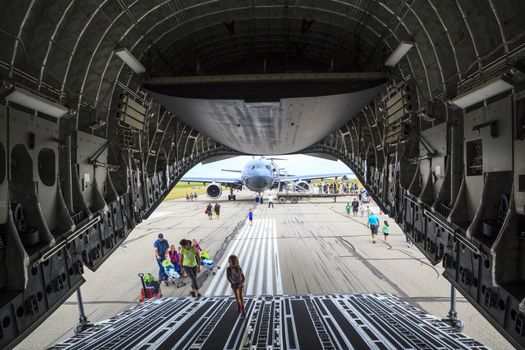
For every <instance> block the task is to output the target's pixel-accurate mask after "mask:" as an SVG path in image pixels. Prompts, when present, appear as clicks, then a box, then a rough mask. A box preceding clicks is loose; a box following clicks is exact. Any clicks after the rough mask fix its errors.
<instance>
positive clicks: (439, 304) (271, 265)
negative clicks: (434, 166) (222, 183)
mask: <svg viewBox="0 0 525 350" xmlns="http://www.w3.org/2000/svg"><path fill="white" fill-rule="evenodd" d="M254 196H255V195H254V194H253V193H251V192H248V191H245V192H240V193H238V194H237V198H238V200H237V201H227V200H225V199H226V197H227V196H226V194H223V196H222V199H223V200H221V201H220V203H221V216H220V218H219V219H217V218H215V217H214V218H213V219H212V220H209V219H208V216H207V215H205V214H204V209H205V206H206V203H207V202H208V200H207V199H205V198H199V199H198V200H197V201H194V202H187V201H186V200H173V201H167V202H164V203H162V204H161V205H160V206H159V207H158V208H157V210H156V211H155V212H154V213H153V214H152V215H151V216H150V218H149V219H148V220H146V221H144V222H143V223H141V224H140V225H138V226H137V227H136V228H135V229H134V230H133V232H131V234H130V235H129V237H128V239H127V240H126V241H125V242H124V244H123V245H122V246H121V247H119V248H118V249H117V250H116V251H115V253H114V254H113V255H112V256H111V257H110V258H108V260H107V261H106V262H105V263H104V264H103V265H102V266H101V268H99V270H97V271H96V272H91V271H89V270H87V271H86V273H85V274H84V277H85V279H86V283H85V284H84V285H83V286H82V287H81V291H82V296H83V299H84V307H85V310H86V315H87V317H88V319H89V320H90V321H91V322H98V321H102V320H105V319H108V318H111V317H113V316H115V315H116V314H118V313H120V312H122V311H124V310H127V309H128V308H130V307H131V306H133V305H136V304H137V300H138V295H139V292H140V288H141V284H140V280H139V278H138V276H137V274H138V273H139V272H151V273H152V274H153V275H154V276H157V274H158V267H157V264H156V261H155V258H154V253H153V242H154V241H155V240H156V238H157V234H158V233H160V232H162V233H164V237H165V238H166V239H167V240H168V241H169V242H170V244H171V243H173V244H175V245H176V246H178V242H179V241H180V240H181V239H183V238H185V239H196V240H198V241H199V242H200V244H201V246H202V248H203V249H205V250H206V251H208V253H209V254H210V256H211V257H212V258H213V259H214V260H215V265H216V268H215V269H214V271H203V272H201V274H200V276H199V281H200V282H201V283H202V287H201V293H202V294H203V295H204V296H209V297H212V296H221V295H231V290H230V289H229V287H228V284H227V281H226V277H225V272H224V270H225V267H226V259H227V257H228V256H229V255H230V254H236V255H238V256H239V260H240V263H241V266H242V268H243V270H244V273H245V275H246V279H247V281H246V294H247V295H252V296H254V297H257V296H260V295H279V294H288V295H296V294H302V295H304V294H313V295H325V294H338V293H341V294H352V293H392V294H394V295H396V296H398V297H399V298H400V299H401V300H404V301H407V302H409V303H410V304H412V305H414V306H417V307H419V308H420V309H422V310H425V311H426V312H428V313H430V314H433V315H436V316H442V317H445V316H446V315H447V313H448V311H449V308H450V304H449V296H450V284H449V283H448V282H447V281H446V279H445V278H444V277H442V276H441V274H442V271H443V269H442V267H441V266H439V265H438V266H432V265H431V264H430V263H429V262H428V261H427V260H426V258H425V257H424V256H423V254H422V253H421V252H419V250H418V249H417V248H415V247H408V246H407V244H406V243H405V238H404V234H403V233H402V231H401V229H400V228H399V227H398V226H397V225H396V224H395V223H394V222H393V220H392V219H390V218H388V217H387V216H384V215H381V214H380V218H381V221H382V222H383V221H384V220H387V221H388V222H389V223H390V227H391V229H390V232H391V234H390V236H389V238H388V243H385V242H383V237H382V236H381V235H380V236H379V237H378V240H377V243H376V244H373V243H372V239H371V235H370V232H369V230H368V229H367V228H366V217H361V216H356V217H354V216H352V215H350V216H348V215H347V214H346V211H345V205H346V200H344V199H343V198H338V202H336V203H334V202H333V200H332V199H311V200H308V201H300V202H299V203H297V204H290V203H286V204H278V203H275V207H274V208H268V205H267V203H264V204H262V205H259V206H257V207H255V202H254V200H253V198H254ZM348 200H349V201H350V200H351V198H348ZM250 207H254V208H255V209H254V222H253V225H252V226H250V225H249V224H248V222H247V214H248V209H249V208H250ZM371 208H372V210H373V211H376V212H379V209H378V208H377V207H375V206H371ZM214 273H215V274H214ZM189 291H190V289H189V284H186V285H185V286H184V287H180V288H176V287H175V286H173V285H170V286H167V287H166V286H164V285H163V286H162V293H163V295H164V296H173V297H177V296H187V295H188V294H189ZM457 312H458V316H459V318H460V319H462V320H463V321H465V329H464V333H465V334H466V335H468V336H470V337H472V338H474V339H476V340H478V341H480V342H481V343H483V344H485V345H486V346H488V347H490V348H493V349H509V348H512V346H511V345H510V344H509V343H508V342H507V341H506V340H505V339H504V338H503V337H502V336H501V335H500V334H499V333H498V332H497V331H496V330H495V329H494V328H493V327H492V326H491V325H490V324H489V323H488V321H486V320H485V319H484V318H483V317H482V316H481V315H480V314H479V313H478V312H477V311H476V310H475V309H474V307H473V306H472V305H470V304H469V303H468V302H467V301H466V300H465V299H464V298H463V297H461V295H458V300H457ZM77 322H78V305H77V299H76V296H75V295H73V296H72V297H71V298H70V299H69V300H68V301H67V302H66V303H65V304H64V305H62V306H61V307H60V308H59V309H58V310H57V311H56V312H55V313H54V314H53V315H51V316H50V317H49V318H48V319H47V320H46V321H45V322H43V323H42V325H40V326H39V327H38V328H37V329H36V330H35V331H34V332H33V333H32V334H31V335H30V336H29V337H28V338H26V339H25V340H24V341H23V342H22V343H20V344H19V345H18V346H17V347H16V349H41V348H43V347H47V346H50V345H53V344H55V343H57V342H59V341H62V340H64V339H66V338H69V337H71V336H72V335H73V332H72V329H73V327H74V326H75V325H76V324H77Z"/></svg>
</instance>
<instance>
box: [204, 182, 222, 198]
mask: <svg viewBox="0 0 525 350" xmlns="http://www.w3.org/2000/svg"><path fill="white" fill-rule="evenodd" d="M221 194H222V188H221V186H220V185H219V184H216V183H215V182H214V183H211V184H209V185H208V187H206V195H207V196H208V198H211V199H217V198H219V197H220V196H221Z"/></svg>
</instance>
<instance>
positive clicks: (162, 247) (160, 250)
mask: <svg viewBox="0 0 525 350" xmlns="http://www.w3.org/2000/svg"><path fill="white" fill-rule="evenodd" d="M157 238H158V239H157V240H156V241H155V243H153V247H154V248H155V249H154V251H155V258H156V259H157V264H158V265H159V283H160V282H162V281H163V280H164V279H166V285H167V284H168V281H167V277H168V276H166V273H165V272H164V267H163V266H162V262H163V261H164V259H169V255H168V252H169V248H170V245H169V243H168V241H167V240H165V239H164V235H163V234H162V233H159V235H158V236H157Z"/></svg>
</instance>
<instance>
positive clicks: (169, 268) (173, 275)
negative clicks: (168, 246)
mask: <svg viewBox="0 0 525 350" xmlns="http://www.w3.org/2000/svg"><path fill="white" fill-rule="evenodd" d="M162 267H164V272H166V275H167V276H168V277H167V278H168V279H167V280H166V283H169V282H171V283H173V285H174V286H175V287H177V288H179V287H182V286H183V285H184V282H183V281H182V279H181V278H180V274H179V273H178V272H177V270H176V269H175V266H174V265H173V264H172V263H171V261H169V260H168V259H164V261H163V262H162Z"/></svg>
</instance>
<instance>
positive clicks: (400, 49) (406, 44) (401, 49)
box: [385, 41, 414, 67]
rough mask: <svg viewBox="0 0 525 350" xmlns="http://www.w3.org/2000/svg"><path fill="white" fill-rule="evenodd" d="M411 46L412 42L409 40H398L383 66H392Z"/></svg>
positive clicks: (412, 45)
mask: <svg viewBox="0 0 525 350" xmlns="http://www.w3.org/2000/svg"><path fill="white" fill-rule="evenodd" d="M412 47H414V43H413V42H411V41H402V42H400V43H399V45H397V47H396V49H395V50H394V52H392V54H391V55H390V56H388V58H387V59H386V61H385V66H388V67H394V66H395V65H396V64H398V63H399V61H401V59H402V58H403V57H404V56H405V55H406V54H407V52H408V51H409V50H410V49H411V48H412Z"/></svg>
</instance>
